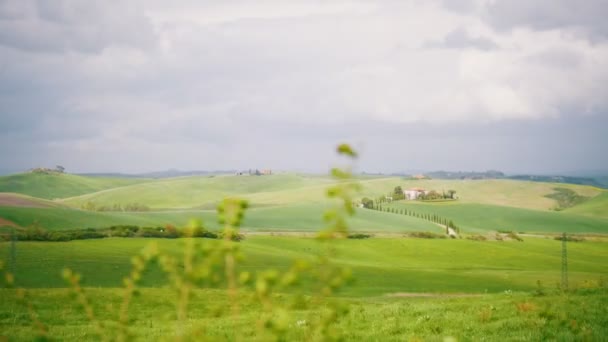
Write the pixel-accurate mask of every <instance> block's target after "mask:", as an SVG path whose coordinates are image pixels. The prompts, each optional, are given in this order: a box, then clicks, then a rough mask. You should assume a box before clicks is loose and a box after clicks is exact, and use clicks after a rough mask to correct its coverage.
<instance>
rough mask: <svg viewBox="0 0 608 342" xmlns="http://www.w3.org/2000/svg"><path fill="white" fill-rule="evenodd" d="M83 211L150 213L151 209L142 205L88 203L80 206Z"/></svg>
mask: <svg viewBox="0 0 608 342" xmlns="http://www.w3.org/2000/svg"><path fill="white" fill-rule="evenodd" d="M80 208H81V209H83V210H88V211H150V207H148V206H147V205H145V204H141V203H136V202H135V203H127V204H120V203H114V204H113V205H96V204H95V203H94V202H91V201H88V202H86V203H84V204H82V205H81V206H80Z"/></svg>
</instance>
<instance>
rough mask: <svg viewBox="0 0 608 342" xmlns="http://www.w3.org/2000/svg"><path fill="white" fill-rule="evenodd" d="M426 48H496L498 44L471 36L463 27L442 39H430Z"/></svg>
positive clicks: (425, 45)
mask: <svg viewBox="0 0 608 342" xmlns="http://www.w3.org/2000/svg"><path fill="white" fill-rule="evenodd" d="M424 47H426V48H444V49H463V48H475V49H479V50H485V51H487V50H494V49H497V48H498V46H497V45H496V43H494V42H493V41H492V40H490V39H487V38H483V37H471V36H470V35H469V33H468V32H467V31H466V30H465V29H464V28H462V27H459V28H457V29H455V30H453V31H450V32H449V33H448V34H447V35H446V36H445V37H444V38H443V40H441V41H430V42H427V43H425V44H424Z"/></svg>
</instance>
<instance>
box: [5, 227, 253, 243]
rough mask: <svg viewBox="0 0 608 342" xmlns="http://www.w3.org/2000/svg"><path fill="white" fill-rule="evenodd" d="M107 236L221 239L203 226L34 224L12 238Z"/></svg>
mask: <svg viewBox="0 0 608 342" xmlns="http://www.w3.org/2000/svg"><path fill="white" fill-rule="evenodd" d="M107 237H123V238H138V237H139V238H165V239H177V238H183V237H195V238H207V239H222V238H224V236H223V234H222V233H217V232H212V231H208V230H206V229H204V228H203V227H194V228H187V229H179V228H176V227H175V226H172V225H166V226H164V227H139V226H134V225H118V226H111V227H107V228H86V229H75V230H61V231H48V230H46V229H44V228H42V227H39V226H37V225H34V226H32V227H28V228H25V229H18V230H15V236H14V238H15V239H16V240H19V241H71V240H86V239H103V238H107ZM11 239H13V236H12V234H11V233H8V234H3V235H0V240H5V241H10V240H11ZM243 239H244V236H243V235H242V234H237V235H234V236H232V240H233V241H241V240H243Z"/></svg>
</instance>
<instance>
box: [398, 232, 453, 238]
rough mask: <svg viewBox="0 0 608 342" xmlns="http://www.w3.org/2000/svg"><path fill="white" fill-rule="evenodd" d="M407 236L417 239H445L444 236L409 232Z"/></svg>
mask: <svg viewBox="0 0 608 342" xmlns="http://www.w3.org/2000/svg"><path fill="white" fill-rule="evenodd" d="M407 236H409V237H413V238H419V239H445V238H446V236H445V235H444V234H437V233H432V232H411V233H408V234H407Z"/></svg>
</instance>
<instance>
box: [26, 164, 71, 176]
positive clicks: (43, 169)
mask: <svg viewBox="0 0 608 342" xmlns="http://www.w3.org/2000/svg"><path fill="white" fill-rule="evenodd" d="M58 167H61V169H59V168H58ZM64 170H65V169H64V168H63V167H62V166H60V165H58V166H57V168H54V169H49V168H48V167H36V168H33V169H30V172H31V173H44V174H47V175H52V174H58V173H63V172H64Z"/></svg>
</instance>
